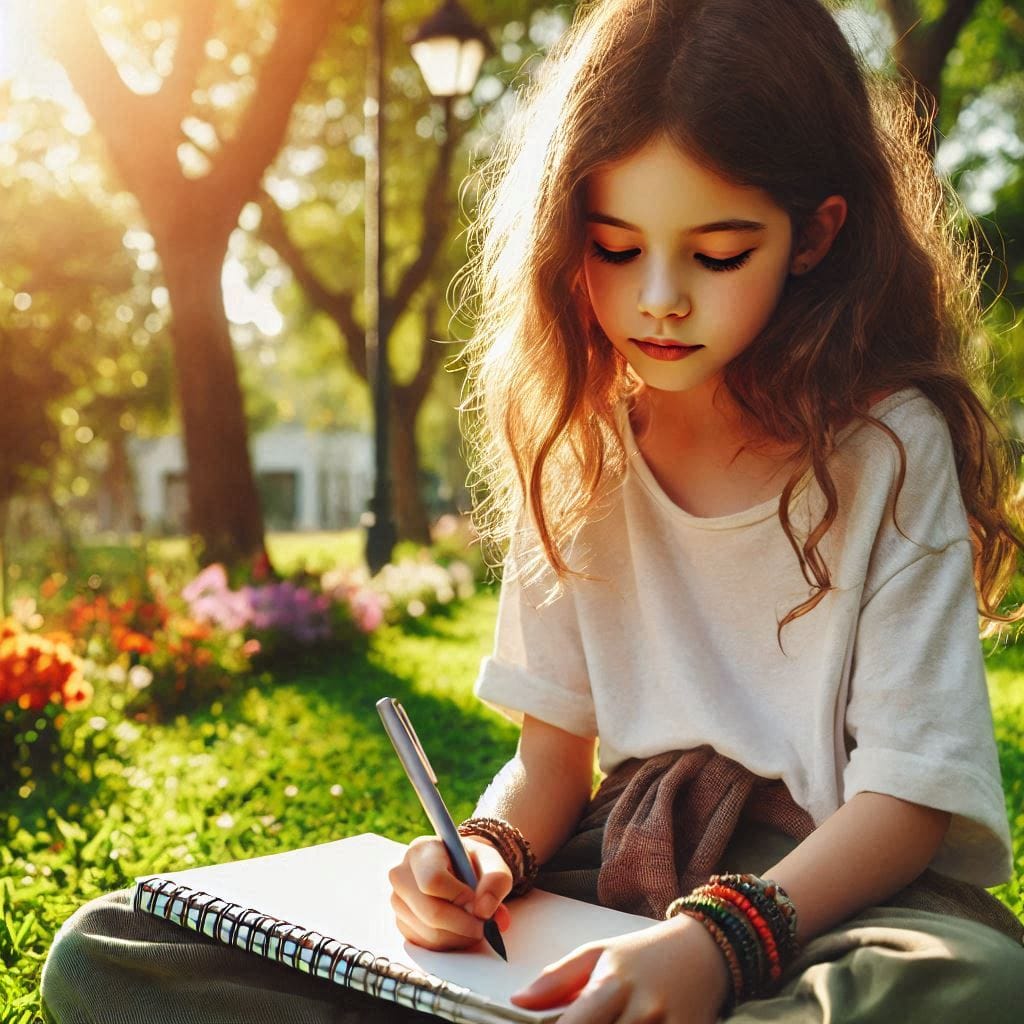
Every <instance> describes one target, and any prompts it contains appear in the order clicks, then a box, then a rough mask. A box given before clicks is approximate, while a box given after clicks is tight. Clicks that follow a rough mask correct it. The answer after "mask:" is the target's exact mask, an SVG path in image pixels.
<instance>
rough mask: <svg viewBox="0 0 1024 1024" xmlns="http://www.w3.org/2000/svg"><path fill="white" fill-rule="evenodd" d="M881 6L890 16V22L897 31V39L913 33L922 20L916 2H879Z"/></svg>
mask: <svg viewBox="0 0 1024 1024" xmlns="http://www.w3.org/2000/svg"><path fill="white" fill-rule="evenodd" d="M879 6H880V7H881V8H882V9H883V10H884V11H885V13H886V14H888V15H889V20H890V21H891V22H892V24H893V28H895V29H896V36H897V39H899V38H900V37H902V36H904V35H905V34H906V33H907V32H909V31H911V30H912V29H913V28H914V26H915V25H916V24H917V23H918V22H919V21H920V20H921V14H920V12H919V11H918V9H917V4H916V3H915V2H914V0H879Z"/></svg>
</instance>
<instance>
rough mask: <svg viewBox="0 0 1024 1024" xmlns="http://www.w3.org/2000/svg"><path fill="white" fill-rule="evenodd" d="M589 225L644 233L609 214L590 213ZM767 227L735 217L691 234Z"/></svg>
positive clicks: (702, 225)
mask: <svg viewBox="0 0 1024 1024" xmlns="http://www.w3.org/2000/svg"><path fill="white" fill-rule="evenodd" d="M587 223H593V224H607V225H609V226H610V227H613V228H625V230H626V231H636V232H637V233H638V234H642V233H643V232H642V231H641V230H640V228H638V227H637V226H636V225H635V224H630V223H629V221H626V220H620V219H619V218H618V217H612V216H611V215H610V214H607V213H598V212H596V211H595V212H593V213H588V214H587ZM766 226H767V225H765V224H762V223H761V222H760V221H756V220H742V219H740V218H737V217H734V218H732V219H730V220H715V221H712V222H711V223H710V224H701V225H700V226H699V227H696V228H691V229H690V231H689V233H690V234H691V235H710V234H713V233H714V232H716V231H749V232H753V231H764V229H765V227H766Z"/></svg>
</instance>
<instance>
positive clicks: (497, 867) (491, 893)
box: [470, 843, 512, 920]
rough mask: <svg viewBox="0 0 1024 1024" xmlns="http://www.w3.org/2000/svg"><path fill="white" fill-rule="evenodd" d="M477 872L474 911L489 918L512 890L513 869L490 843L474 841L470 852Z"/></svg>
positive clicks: (483, 917)
mask: <svg viewBox="0 0 1024 1024" xmlns="http://www.w3.org/2000/svg"><path fill="white" fill-rule="evenodd" d="M470 857H471V858H472V859H473V861H474V864H473V866H474V867H475V868H476V872H477V884H476V898H475V900H474V902H473V907H472V912H473V913H474V914H475V915H476V916H477V917H479V918H482V919H484V920H487V919H489V918H490V917H492V916H493V915H494V912H495V910H496V909H497V908H498V905H499V904H500V903H501V902H502V901H503V900H504V899H505V897H506V896H507V895H508V894H509V893H510V892H511V891H512V871H511V870H510V868H509V866H508V865H507V864H506V863H505V859H504V858H503V857H502V856H501V854H500V853H498V851H497V850H496V849H495V848H494V847H493V846H491V844H490V843H474V845H473V847H472V850H471V852H470Z"/></svg>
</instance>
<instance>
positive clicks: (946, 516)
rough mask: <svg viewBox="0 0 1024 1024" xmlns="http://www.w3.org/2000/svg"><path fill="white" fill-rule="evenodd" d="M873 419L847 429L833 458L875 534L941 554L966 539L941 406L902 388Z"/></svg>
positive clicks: (873, 410)
mask: <svg viewBox="0 0 1024 1024" xmlns="http://www.w3.org/2000/svg"><path fill="white" fill-rule="evenodd" d="M868 416H869V417H870V419H869V420H867V421H864V420H860V421H858V422H857V423H856V424H854V425H852V427H850V428H847V430H846V431H845V432H844V435H845V436H841V438H840V441H839V444H838V445H837V448H836V453H835V454H836V466H837V469H838V472H839V473H840V474H841V475H842V476H843V477H844V478H845V479H846V481H847V482H848V484H851V485H852V488H851V490H849V491H847V494H848V495H849V496H850V497H851V498H852V500H853V501H854V503H855V504H856V505H858V506H859V507H860V508H865V507H870V508H871V509H872V510H873V515H872V516H871V517H870V518H871V520H872V521H874V522H876V523H877V528H878V529H880V530H882V531H883V532H890V531H892V532H893V539H894V540H896V539H898V540H899V542H900V543H901V545H902V543H903V542H906V543H909V544H910V545H911V546H912V547H916V546H924V547H926V548H931V549H936V548H943V547H945V546H947V545H949V544H950V543H952V542H953V541H956V540H963V539H966V538H968V537H969V536H970V530H969V527H968V522H967V514H966V511H965V508H964V503H963V497H962V495H961V492H960V481H959V478H958V476H957V471H956V458H955V453H954V449H953V441H952V437H951V436H950V432H949V426H948V424H947V423H946V418H945V417H944V416H943V415H942V413H941V411H940V410H939V409H938V407H937V406H936V405H935V404H934V403H933V402H932V401H931V400H930V399H929V398H928V397H927V396H926V395H924V393H923V392H921V391H920V390H918V389H917V388H905V389H903V390H901V391H896V392H894V393H892V394H889V395H887V396H885V397H883V398H881V399H880V400H879V401H876V402H875V403H874V404H873V405H872V406H871V407H870V408H869V409H868ZM894 513H895V523H894V522H893V518H894V516H893V514H894ZM876 517H878V518H876ZM886 521H888V525H886Z"/></svg>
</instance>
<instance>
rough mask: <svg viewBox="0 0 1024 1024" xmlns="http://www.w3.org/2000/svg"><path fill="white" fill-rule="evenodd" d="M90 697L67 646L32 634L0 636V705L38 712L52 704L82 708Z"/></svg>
mask: <svg viewBox="0 0 1024 1024" xmlns="http://www.w3.org/2000/svg"><path fill="white" fill-rule="evenodd" d="M91 697H92V688H91V687H90V686H89V684H88V683H87V682H86V681H85V679H83V678H82V672H81V664H80V662H79V660H78V659H77V658H76V657H75V656H74V654H73V653H72V652H71V650H70V648H69V647H68V646H67V645H66V644H63V643H59V642H55V641H54V640H52V639H50V638H48V637H44V636H38V635H36V634H33V633H15V632H12V631H11V630H8V629H4V630H3V632H2V633H0V704H16V705H17V706H18V707H20V708H22V709H23V710H26V711H28V710H33V711H38V710H40V709H41V708H43V707H45V706H46V705H47V704H49V703H51V702H53V703H58V704H60V703H63V704H64V705H65V706H66V707H69V708H75V707H82V706H84V705H85V704H87V703H88V702H89V700H90V699H91Z"/></svg>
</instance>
